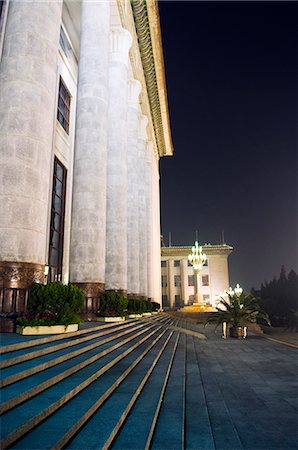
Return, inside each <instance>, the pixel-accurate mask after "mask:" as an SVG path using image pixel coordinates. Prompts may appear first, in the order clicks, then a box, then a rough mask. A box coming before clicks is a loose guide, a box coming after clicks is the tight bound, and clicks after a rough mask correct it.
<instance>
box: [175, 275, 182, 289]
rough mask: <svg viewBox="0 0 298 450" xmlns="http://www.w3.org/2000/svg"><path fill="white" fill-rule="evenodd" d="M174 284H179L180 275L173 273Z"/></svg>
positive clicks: (178, 285)
mask: <svg viewBox="0 0 298 450" xmlns="http://www.w3.org/2000/svg"><path fill="white" fill-rule="evenodd" d="M174 284H175V286H177V287H180V286H181V277H180V275H174Z"/></svg>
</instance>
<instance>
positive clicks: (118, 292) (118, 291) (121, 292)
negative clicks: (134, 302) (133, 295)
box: [105, 289, 128, 298]
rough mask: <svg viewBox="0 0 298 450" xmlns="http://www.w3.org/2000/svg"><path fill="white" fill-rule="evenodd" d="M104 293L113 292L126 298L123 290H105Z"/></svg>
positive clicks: (125, 292)
mask: <svg viewBox="0 0 298 450" xmlns="http://www.w3.org/2000/svg"><path fill="white" fill-rule="evenodd" d="M105 292H115V293H116V294H120V295H123V297H126V298H127V297H128V295H127V291H126V290H125V289H106V291H105Z"/></svg>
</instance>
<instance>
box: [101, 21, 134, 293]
mask: <svg viewBox="0 0 298 450" xmlns="http://www.w3.org/2000/svg"><path fill="white" fill-rule="evenodd" d="M130 45H131V36H130V33H129V32H128V31H127V30H125V29H124V28H120V27H116V28H114V29H112V30H111V53H110V66H109V110H108V168H107V211H106V214H107V215H106V267H105V276H106V289H113V290H123V291H127V89H128V88H127V80H128V51H129V47H130Z"/></svg>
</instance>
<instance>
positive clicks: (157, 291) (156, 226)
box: [152, 153, 161, 303]
mask: <svg viewBox="0 0 298 450" xmlns="http://www.w3.org/2000/svg"><path fill="white" fill-rule="evenodd" d="M152 156H153V158H152V213H153V230H152V235H153V273H154V276H153V291H154V300H155V301H157V302H159V303H161V268H160V255H161V249H160V194H159V159H158V156H157V155H156V154H155V153H154V155H152Z"/></svg>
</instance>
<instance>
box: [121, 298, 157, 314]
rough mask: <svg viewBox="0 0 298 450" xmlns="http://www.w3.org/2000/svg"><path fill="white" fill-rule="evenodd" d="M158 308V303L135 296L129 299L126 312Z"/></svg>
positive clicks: (147, 310)
mask: <svg viewBox="0 0 298 450" xmlns="http://www.w3.org/2000/svg"><path fill="white" fill-rule="evenodd" d="M159 308H160V304H159V303H156V302H150V301H149V300H140V299H137V298H134V299H129V300H128V305H127V309H128V312H129V313H136V314H142V313H144V312H151V311H157V310H158V309H159Z"/></svg>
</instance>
